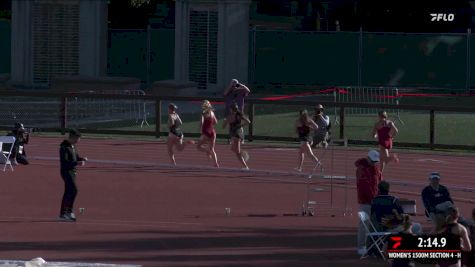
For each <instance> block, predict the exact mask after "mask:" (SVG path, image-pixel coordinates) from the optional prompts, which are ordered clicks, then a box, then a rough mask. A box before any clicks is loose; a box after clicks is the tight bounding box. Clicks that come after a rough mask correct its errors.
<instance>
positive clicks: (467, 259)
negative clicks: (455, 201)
mask: <svg viewBox="0 0 475 267" xmlns="http://www.w3.org/2000/svg"><path fill="white" fill-rule="evenodd" d="M464 226H465V227H466V228H467V230H468V234H469V238H470V244H471V246H472V251H470V252H467V253H465V254H464V256H463V263H464V264H465V266H466V267H475V208H474V209H473V210H472V220H471V221H470V222H469V221H467V225H464Z"/></svg>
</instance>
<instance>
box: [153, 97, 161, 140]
mask: <svg viewBox="0 0 475 267" xmlns="http://www.w3.org/2000/svg"><path fill="white" fill-rule="evenodd" d="M161 125H162V100H160V99H155V137H156V138H160V126H161Z"/></svg>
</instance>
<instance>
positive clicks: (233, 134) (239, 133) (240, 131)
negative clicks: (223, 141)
mask: <svg viewBox="0 0 475 267" xmlns="http://www.w3.org/2000/svg"><path fill="white" fill-rule="evenodd" d="M229 135H230V136H231V137H236V138H239V139H241V140H244V130H243V129H242V127H240V128H237V129H231V130H230V131H229Z"/></svg>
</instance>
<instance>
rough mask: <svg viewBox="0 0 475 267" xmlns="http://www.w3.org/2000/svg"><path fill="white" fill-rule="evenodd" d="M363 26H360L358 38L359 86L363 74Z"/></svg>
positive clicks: (359, 85)
mask: <svg viewBox="0 0 475 267" xmlns="http://www.w3.org/2000/svg"><path fill="white" fill-rule="evenodd" d="M362 69H363V27H360V34H359V38H358V87H361V84H362V83H363V81H362V79H363V78H362V76H363V74H362V73H363V70H362Z"/></svg>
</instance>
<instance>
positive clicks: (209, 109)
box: [197, 100, 219, 168]
mask: <svg viewBox="0 0 475 267" xmlns="http://www.w3.org/2000/svg"><path fill="white" fill-rule="evenodd" d="M201 108H202V109H203V112H202V114H201V125H200V126H201V137H200V140H199V141H198V146H197V147H198V150H199V151H201V152H204V153H206V154H207V155H208V157H210V158H211V159H213V161H214V166H215V167H217V168H219V164H218V158H217V156H216V152H215V150H214V147H215V145H216V130H215V129H214V126H215V125H216V124H217V123H218V119H217V118H216V116H215V115H214V112H213V106H211V103H210V102H209V101H208V100H204V101H203V103H202V104H201ZM204 144H207V145H208V149H206V148H204V147H203V145H204Z"/></svg>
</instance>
